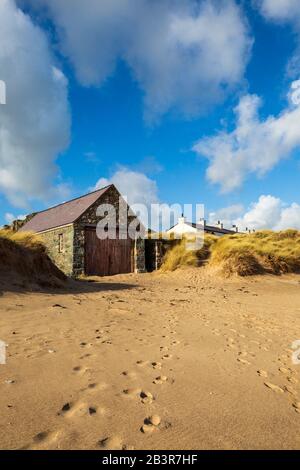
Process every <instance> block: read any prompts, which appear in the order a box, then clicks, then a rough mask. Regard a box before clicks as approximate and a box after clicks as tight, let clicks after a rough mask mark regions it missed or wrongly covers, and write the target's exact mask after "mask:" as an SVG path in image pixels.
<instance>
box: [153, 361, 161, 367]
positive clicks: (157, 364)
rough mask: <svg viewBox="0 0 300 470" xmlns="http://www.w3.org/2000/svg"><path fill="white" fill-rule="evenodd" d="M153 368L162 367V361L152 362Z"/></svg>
mask: <svg viewBox="0 0 300 470" xmlns="http://www.w3.org/2000/svg"><path fill="white" fill-rule="evenodd" d="M151 365H152V367H153V369H161V362H152V363H151Z"/></svg>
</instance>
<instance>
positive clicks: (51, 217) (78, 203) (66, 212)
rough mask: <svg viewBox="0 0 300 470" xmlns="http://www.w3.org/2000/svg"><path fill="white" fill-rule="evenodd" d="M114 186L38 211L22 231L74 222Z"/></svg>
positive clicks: (47, 228)
mask: <svg viewBox="0 0 300 470" xmlns="http://www.w3.org/2000/svg"><path fill="white" fill-rule="evenodd" d="M112 186H113V185H109V186H106V187H104V188H101V189H98V190H97V191H94V192H92V193H89V194H86V195H84V196H81V197H78V198H76V199H72V200H71V201H67V202H64V203H62V204H58V205H57V206H55V207H51V208H50V209H46V210H44V211H42V212H38V213H37V214H36V215H34V216H33V218H32V219H31V220H29V221H28V222H27V223H25V224H24V225H23V227H22V228H21V229H20V232H21V231H22V232H25V231H26V232H43V231H45V230H49V229H52V228H55V227H61V226H63V225H68V224H72V223H74V222H76V220H77V219H78V218H79V217H80V216H81V215H82V214H83V213H84V212H85V211H86V210H87V209H88V208H89V207H91V206H92V205H93V204H94V203H95V202H96V201H97V200H98V199H99V198H100V197H101V196H103V194H105V193H106V192H107V191H108V190H109V189H110V188H111V187H112Z"/></svg>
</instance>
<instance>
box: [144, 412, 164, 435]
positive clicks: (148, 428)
mask: <svg viewBox="0 0 300 470" xmlns="http://www.w3.org/2000/svg"><path fill="white" fill-rule="evenodd" d="M160 423H161V419H160V417H159V416H158V415H153V416H150V417H149V418H146V419H145V420H144V424H143V426H142V427H141V431H142V432H143V433H144V434H150V433H152V432H153V431H154V430H155V429H157V428H158V426H159V425H160Z"/></svg>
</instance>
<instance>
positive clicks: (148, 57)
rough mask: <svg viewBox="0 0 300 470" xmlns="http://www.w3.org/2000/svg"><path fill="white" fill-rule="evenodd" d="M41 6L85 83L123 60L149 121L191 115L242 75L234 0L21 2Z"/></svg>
mask: <svg viewBox="0 0 300 470" xmlns="http://www.w3.org/2000/svg"><path fill="white" fill-rule="evenodd" d="M20 2H21V4H24V3H25V5H26V4H31V6H32V7H35V8H41V7H43V6H44V7H46V11H47V12H48V15H49V16H50V18H51V19H52V20H53V22H54V24H55V26H56V30H57V33H58V38H59V44H60V48H61V50H62V51H63V53H64V54H65V55H66V56H67V57H68V58H69V59H70V61H71V63H72V64H73V66H74V67H75V70H76V74H77V77H78V79H79V81H80V82H81V83H82V84H84V85H87V86H89V85H97V86H98V85H101V84H103V83H104V82H105V80H106V79H107V78H109V77H110V76H111V75H112V74H113V73H114V70H115V67H116V64H117V62H118V60H120V59H121V60H124V61H125V62H126V63H127V64H128V66H129V68H130V69H131V71H132V74H133V77H134V79H135V80H137V82H138V83H139V86H140V87H141V89H142V90H143V92H144V94H145V106H146V117H147V118H148V119H154V118H157V116H159V115H161V114H163V113H165V112H167V111H169V110H170V109H177V110H180V111H182V112H183V113H184V114H187V115H193V114H197V113H199V112H201V111H203V110H204V109H205V108H206V107H207V106H209V105H211V104H214V103H216V102H218V101H220V100H222V98H223V97H224V94H225V93H226V92H227V91H228V89H230V88H232V87H234V86H235V85H237V84H238V83H239V82H240V80H241V79H242V78H243V74H244V70H245V66H246V64H247V62H248V58H249V53H250V50H251V46H252V39H251V38H250V36H249V31H248V25H247V23H246V20H245V18H244V17H243V15H242V11H241V9H240V7H238V6H237V4H236V2H235V0H201V2H195V1H194V0H186V1H184V2H182V1H181V0H159V1H157V0H101V1H99V0H85V1H82V0H72V2H70V1H68V0H34V1H32V0H20Z"/></svg>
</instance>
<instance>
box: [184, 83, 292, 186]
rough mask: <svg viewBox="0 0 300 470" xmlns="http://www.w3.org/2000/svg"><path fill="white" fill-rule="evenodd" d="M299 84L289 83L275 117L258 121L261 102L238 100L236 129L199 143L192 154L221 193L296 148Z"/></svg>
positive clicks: (251, 97) (247, 98)
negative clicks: (204, 163)
mask: <svg viewBox="0 0 300 470" xmlns="http://www.w3.org/2000/svg"><path fill="white" fill-rule="evenodd" d="M299 96H300V81H299V80H298V81H296V82H293V84H292V87H291V92H290V94H289V104H288V106H287V107H286V109H284V110H283V111H282V113H281V114H280V115H279V116H277V117H274V116H269V117H268V118H266V119H264V120H261V119H260V118H259V114H258V110H259V107H260V105H261V100H260V98H259V97H258V96H256V95H246V96H244V97H242V98H241V100H240V102H239V105H238V106H237V108H236V109H235V113H236V116H237V123H236V128H235V129H234V130H233V131H232V132H229V133H227V132H224V131H222V132H219V133H218V134H217V135H216V136H213V137H206V138H204V139H201V140H200V141H199V142H198V143H196V145H195V146H194V147H193V149H194V151H195V152H197V153H198V154H199V155H201V156H204V157H206V158H207V159H208V160H209V167H208V170H207V177H208V179H209V181H210V182H211V183H217V184H220V185H221V189H222V191H223V192H229V191H232V190H233V189H236V188H238V187H240V186H241V185H242V183H243V181H244V180H245V178H246V177H247V176H248V175H249V174H251V173H254V174H257V175H258V176H262V175H264V174H265V173H267V172H268V171H270V170H271V169H272V168H273V167H274V166H275V165H276V164H277V163H278V162H279V161H280V160H282V159H283V158H287V157H289V156H290V154H291V153H292V152H293V151H294V150H296V149H297V148H299V146H300V127H299V122H300V99H299Z"/></svg>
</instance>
